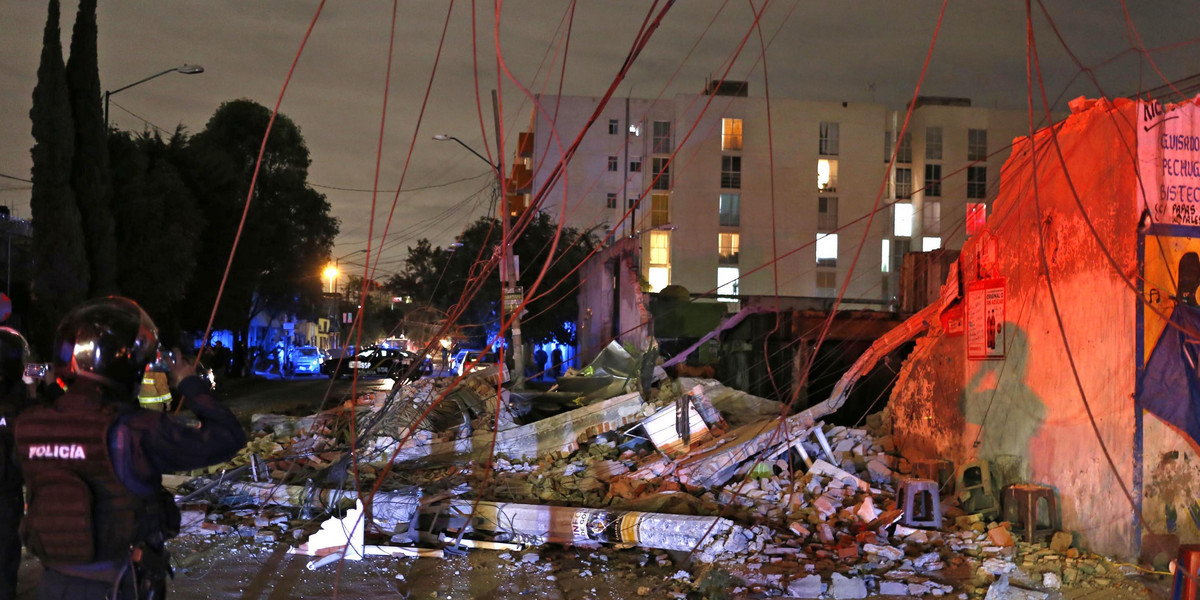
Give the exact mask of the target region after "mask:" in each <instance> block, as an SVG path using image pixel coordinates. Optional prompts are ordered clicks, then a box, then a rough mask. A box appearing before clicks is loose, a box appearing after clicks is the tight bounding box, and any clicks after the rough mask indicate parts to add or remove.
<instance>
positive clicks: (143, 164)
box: [108, 130, 204, 344]
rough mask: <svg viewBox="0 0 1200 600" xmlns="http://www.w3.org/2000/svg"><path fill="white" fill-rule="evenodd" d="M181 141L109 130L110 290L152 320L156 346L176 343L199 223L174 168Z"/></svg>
mask: <svg viewBox="0 0 1200 600" xmlns="http://www.w3.org/2000/svg"><path fill="white" fill-rule="evenodd" d="M186 144H187V137H186V136H185V135H184V133H183V131H182V130H176V132H175V134H174V135H172V136H171V138H170V139H169V140H166V141H164V140H163V139H162V137H161V136H160V135H158V134H156V133H149V132H147V133H143V134H141V135H137V136H135V135H132V134H130V133H128V132H118V131H113V132H112V133H111V135H110V136H109V140H108V147H109V154H110V156H111V158H112V161H111V164H112V180H113V192H114V193H113V195H114V197H115V198H119V199H120V201H119V202H115V203H114V206H113V216H114V221H115V224H116V232H115V233H116V241H117V244H118V245H119V246H120V248H121V261H120V262H119V263H118V267H119V268H118V271H117V284H118V285H119V286H120V288H121V290H122V293H124V294H125V295H126V296H129V297H130V298H133V299H134V300H136V301H137V302H138V303H139V304H141V305H142V307H143V308H145V309H146V312H148V313H150V315H151V316H152V317H153V318H154V322H155V323H156V324H157V325H158V327H159V330H160V332H161V334H162V336H163V339H164V341H166V342H168V343H171V344H177V343H179V341H178V333H179V314H178V309H179V303H180V301H181V300H182V299H183V297H184V295H185V293H186V292H187V289H188V284H189V283H190V282H191V279H192V275H193V273H194V272H195V270H196V253H197V249H198V247H199V240H200V231H201V230H202V229H203V227H204V217H203V215H202V214H201V213H200V210H199V209H198V208H197V206H196V200H195V198H194V196H193V195H192V192H191V190H189V189H188V188H187V186H186V185H185V184H184V181H183V178H182V177H181V176H180V174H179V171H178V170H177V169H176V167H175V161H177V160H180V154H181V153H182V152H184V151H185V149H186Z"/></svg>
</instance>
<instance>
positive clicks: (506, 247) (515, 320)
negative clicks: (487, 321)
mask: <svg viewBox="0 0 1200 600" xmlns="http://www.w3.org/2000/svg"><path fill="white" fill-rule="evenodd" d="M492 94H493V98H492V101H493V103H494V102H495V92H492ZM497 129H498V127H497ZM433 139H435V140H437V141H439V142H449V141H454V142H458V145H459V146H462V147H463V148H466V149H467V151H469V152H470V153H471V154H474V155H475V156H476V157H478V158H479V160H482V161H483V162H485V163H487V165H488V166H489V167H491V168H492V171H493V172H495V173H496V183H497V184H499V185H500V193H501V194H503V193H504V184H503V181H504V172H503V171H502V170H501V168H500V166H499V165H496V164H493V163H492V161H490V160H488V159H487V158H485V157H484V156H483V155H482V154H480V153H478V152H476V151H475V149H474V148H472V147H470V146H468V145H466V144H465V143H463V141H462V140H460V139H458V138H456V137H454V136H452V135H446V134H444V133H443V134H439V135H435V136H433ZM497 145H499V142H497ZM507 204H508V202H507V198H500V201H499V202H497V203H496V207H497V210H498V212H499V213H500V223H501V224H503V225H504V227H503V230H504V231H505V232H507V231H508V227H507V225H508V207H507ZM501 245H502V246H503V247H502V250H503V252H504V256H503V258H502V259H501V261H502V262H501V263H500V283H501V288H503V290H504V295H505V297H507V295H508V290H509V285H510V284H511V285H512V288H513V289H515V288H516V287H517V273H513V274H512V280H511V281H510V280H509V272H510V271H511V270H512V268H513V252H512V244H510V243H509V242H508V239H507V235H506V236H505V239H503V240H501ZM501 306H502V307H503V301H502V303H501ZM512 338H513V351H512V355H513V371H514V375H513V376H514V379H515V380H517V381H519V380H521V379H523V378H524V377H525V352H524V350H525V348H524V346H522V345H521V312H520V311H519V310H514V311H513V316H512Z"/></svg>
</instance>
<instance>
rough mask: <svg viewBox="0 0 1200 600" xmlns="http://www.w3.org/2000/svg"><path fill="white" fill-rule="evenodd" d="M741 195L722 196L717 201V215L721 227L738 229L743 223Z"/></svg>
mask: <svg viewBox="0 0 1200 600" xmlns="http://www.w3.org/2000/svg"><path fill="white" fill-rule="evenodd" d="M741 204H742V195H741V194H721V197H720V199H719V200H718V201H717V213H718V218H719V222H720V224H721V226H723V227H737V226H739V225H741V223H742V216H741Z"/></svg>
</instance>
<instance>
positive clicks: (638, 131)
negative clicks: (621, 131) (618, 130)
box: [629, 123, 642, 137]
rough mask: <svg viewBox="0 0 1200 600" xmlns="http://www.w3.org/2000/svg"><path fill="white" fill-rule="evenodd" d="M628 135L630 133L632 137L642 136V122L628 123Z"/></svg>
mask: <svg viewBox="0 0 1200 600" xmlns="http://www.w3.org/2000/svg"><path fill="white" fill-rule="evenodd" d="M629 135H632V136H633V137H641V136H642V124H641V123H630V124H629Z"/></svg>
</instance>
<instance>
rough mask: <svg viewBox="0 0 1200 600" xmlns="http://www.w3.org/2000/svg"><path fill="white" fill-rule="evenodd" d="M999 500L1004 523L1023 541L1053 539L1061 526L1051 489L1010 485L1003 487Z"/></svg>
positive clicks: (1030, 484) (1031, 484)
mask: <svg viewBox="0 0 1200 600" xmlns="http://www.w3.org/2000/svg"><path fill="white" fill-rule="evenodd" d="M1000 499H1001V503H1002V504H1003V505H1004V520H1005V521H1008V522H1009V523H1012V525H1013V529H1015V530H1016V531H1017V532H1019V533H1021V534H1022V535H1023V536H1024V537H1025V541H1026V542H1035V541H1039V540H1042V539H1045V538H1047V537H1050V536H1053V535H1054V532H1056V531H1058V530H1059V529H1060V528H1061V526H1062V525H1061V523H1060V522H1059V514H1058V501H1057V500H1056V499H1055V498H1054V489H1053V488H1050V487H1047V486H1044V485H1037V484H1033V483H1021V484H1017V485H1010V486H1008V487H1006V488H1004V492H1003V493H1002V494H1001V495H1000Z"/></svg>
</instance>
